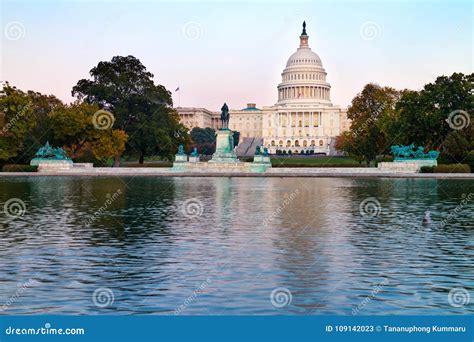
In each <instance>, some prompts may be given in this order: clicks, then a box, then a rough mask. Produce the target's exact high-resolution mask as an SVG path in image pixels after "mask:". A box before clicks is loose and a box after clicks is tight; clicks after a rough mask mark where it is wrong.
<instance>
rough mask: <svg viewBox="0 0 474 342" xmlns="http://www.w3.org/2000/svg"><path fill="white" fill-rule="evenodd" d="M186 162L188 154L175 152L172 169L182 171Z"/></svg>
mask: <svg viewBox="0 0 474 342" xmlns="http://www.w3.org/2000/svg"><path fill="white" fill-rule="evenodd" d="M187 162H188V156H187V155H186V154H177V155H176V156H175V158H174V163H173V171H183V170H184V169H185V168H186V164H187Z"/></svg>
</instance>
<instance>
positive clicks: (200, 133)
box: [190, 127, 216, 144]
mask: <svg viewBox="0 0 474 342" xmlns="http://www.w3.org/2000/svg"><path fill="white" fill-rule="evenodd" d="M190 135H191V140H192V142H193V143H195V144H205V143H215V142H216V131H215V130H214V129H213V128H209V127H206V128H199V127H193V129H192V130H191V134H190Z"/></svg>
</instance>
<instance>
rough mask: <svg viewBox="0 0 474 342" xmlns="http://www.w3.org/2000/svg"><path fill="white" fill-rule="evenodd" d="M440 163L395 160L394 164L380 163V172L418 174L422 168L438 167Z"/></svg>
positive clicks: (421, 160)
mask: <svg viewBox="0 0 474 342" xmlns="http://www.w3.org/2000/svg"><path fill="white" fill-rule="evenodd" d="M437 165H438V162H437V161H436V160H434V159H413V160H410V159H408V160H395V161H393V162H382V163H379V165H378V169H379V170H380V171H407V172H418V171H420V169H421V167H422V166H437Z"/></svg>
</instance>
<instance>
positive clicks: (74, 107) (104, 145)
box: [49, 102, 127, 159]
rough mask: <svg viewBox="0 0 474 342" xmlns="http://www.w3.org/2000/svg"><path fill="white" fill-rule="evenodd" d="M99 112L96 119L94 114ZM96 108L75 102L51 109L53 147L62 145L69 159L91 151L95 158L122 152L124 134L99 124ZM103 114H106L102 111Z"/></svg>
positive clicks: (124, 140) (105, 157)
mask: <svg viewBox="0 0 474 342" xmlns="http://www.w3.org/2000/svg"><path fill="white" fill-rule="evenodd" d="M97 113H99V116H98V115H97ZM100 115H102V114H101V112H100V111H99V107H98V106H97V105H92V104H88V103H85V102H83V103H79V102H77V103H74V104H71V105H63V106H60V107H57V108H56V109H54V110H53V111H52V112H51V113H50V114H49V117H50V120H51V124H52V126H53V127H54V130H53V131H54V137H53V144H54V145H58V146H63V147H64V148H65V149H66V151H67V152H68V153H69V155H70V156H71V157H72V158H77V157H80V156H82V155H83V154H84V152H85V151H87V150H88V149H91V150H92V152H93V153H94V156H95V157H96V158H97V159H108V158H113V157H115V156H116V155H117V154H121V153H122V152H123V151H124V150H125V142H126V140H127V134H126V133H125V132H124V131H123V130H119V129H112V128H111V125H109V126H101V125H100V122H99V120H100ZM103 115H106V116H107V115H108V114H107V112H103Z"/></svg>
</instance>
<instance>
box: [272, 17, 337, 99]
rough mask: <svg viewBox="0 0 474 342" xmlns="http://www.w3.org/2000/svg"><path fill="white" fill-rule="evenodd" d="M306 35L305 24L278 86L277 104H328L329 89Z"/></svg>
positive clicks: (319, 62)
mask: <svg viewBox="0 0 474 342" xmlns="http://www.w3.org/2000/svg"><path fill="white" fill-rule="evenodd" d="M308 39H309V37H308V35H307V34H306V23H303V32H302V33H301V36H300V46H299V48H298V49H297V50H296V52H295V53H293V54H292V55H291V56H290V58H288V62H287V63H286V68H285V70H283V73H282V82H281V83H280V84H279V85H278V103H280V104H282V103H292V102H322V103H330V91H329V90H330V88H331V86H330V85H329V83H327V82H326V71H325V70H324V68H323V64H322V62H321V58H319V56H318V55H317V54H316V53H315V52H313V51H311V48H310V47H309V45H308Z"/></svg>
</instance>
